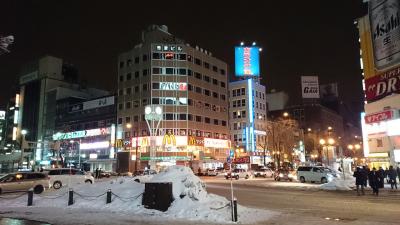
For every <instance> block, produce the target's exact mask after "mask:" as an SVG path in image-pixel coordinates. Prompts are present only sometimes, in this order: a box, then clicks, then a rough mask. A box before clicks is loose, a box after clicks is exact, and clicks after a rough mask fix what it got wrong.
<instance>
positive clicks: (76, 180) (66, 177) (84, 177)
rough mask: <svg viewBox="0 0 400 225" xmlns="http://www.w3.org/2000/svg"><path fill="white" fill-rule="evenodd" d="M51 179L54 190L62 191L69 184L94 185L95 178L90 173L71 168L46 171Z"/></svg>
mask: <svg viewBox="0 0 400 225" xmlns="http://www.w3.org/2000/svg"><path fill="white" fill-rule="evenodd" d="M45 173H47V174H48V176H49V177H50V185H51V186H52V187H53V188H54V189H60V188H61V187H62V186H66V185H68V184H81V183H89V184H93V183H94V177H93V176H92V175H91V174H90V173H86V172H84V171H80V170H77V169H72V168H71V169H70V168H57V169H50V170H46V171H45Z"/></svg>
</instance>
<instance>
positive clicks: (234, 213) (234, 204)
mask: <svg viewBox="0 0 400 225" xmlns="http://www.w3.org/2000/svg"><path fill="white" fill-rule="evenodd" d="M231 206H232V221H233V222H237V221H238V214H237V199H236V198H234V199H233V201H231Z"/></svg>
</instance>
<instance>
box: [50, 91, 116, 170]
mask: <svg viewBox="0 0 400 225" xmlns="http://www.w3.org/2000/svg"><path fill="white" fill-rule="evenodd" d="M56 115H57V117H56V120H55V134H54V135H53V141H54V142H55V145H56V146H57V147H56V148H55V150H56V151H55V152H54V154H53V163H52V164H54V165H57V163H58V164H59V166H61V165H62V166H64V167H68V166H74V167H78V168H83V169H84V170H85V171H95V170H96V168H99V169H100V168H101V169H102V170H103V171H115V170H116V159H115V148H114V145H115V133H116V132H115V131H116V130H115V128H116V126H115V125H116V116H117V108H116V104H115V96H105V97H101V98H96V99H91V100H89V101H83V100H82V99H75V98H72V97H70V98H66V99H62V100H60V101H58V102H57V108H56Z"/></svg>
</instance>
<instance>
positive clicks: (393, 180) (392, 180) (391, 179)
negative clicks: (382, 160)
mask: <svg viewBox="0 0 400 225" xmlns="http://www.w3.org/2000/svg"><path fill="white" fill-rule="evenodd" d="M388 178H389V183H390V187H391V188H392V189H393V187H396V189H397V181H396V178H397V172H396V170H395V169H394V168H393V166H390V167H389V171H388Z"/></svg>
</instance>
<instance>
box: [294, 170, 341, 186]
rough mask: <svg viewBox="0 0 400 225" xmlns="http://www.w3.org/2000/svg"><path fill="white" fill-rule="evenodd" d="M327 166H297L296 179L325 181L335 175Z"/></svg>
mask: <svg viewBox="0 0 400 225" xmlns="http://www.w3.org/2000/svg"><path fill="white" fill-rule="evenodd" d="M336 176H337V175H336V173H334V172H333V171H332V170H330V169H329V168H326V167H323V166H299V168H297V179H298V180H299V181H300V182H301V183H304V182H321V183H327V182H329V181H331V180H332V179H333V178H334V177H336Z"/></svg>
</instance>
